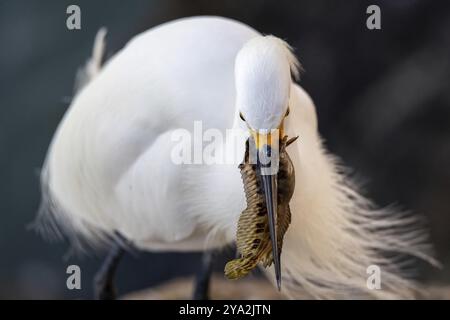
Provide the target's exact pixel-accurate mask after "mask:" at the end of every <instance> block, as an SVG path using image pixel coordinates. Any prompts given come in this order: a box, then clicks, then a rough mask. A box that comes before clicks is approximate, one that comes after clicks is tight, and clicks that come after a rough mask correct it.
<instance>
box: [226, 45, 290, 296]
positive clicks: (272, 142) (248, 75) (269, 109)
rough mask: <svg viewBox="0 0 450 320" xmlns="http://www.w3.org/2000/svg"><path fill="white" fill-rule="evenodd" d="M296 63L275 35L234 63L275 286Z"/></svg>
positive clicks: (243, 51)
mask: <svg viewBox="0 0 450 320" xmlns="http://www.w3.org/2000/svg"><path fill="white" fill-rule="evenodd" d="M298 69H299V63H298V61H297V59H296V58H295V56H294V55H293V53H292V51H291V48H290V47H289V45H288V44H287V43H286V42H284V41H283V40H281V39H279V38H276V37H274V36H261V37H255V38H253V39H251V40H250V41H248V42H247V43H246V44H245V45H244V46H243V48H242V49H241V50H240V51H239V53H238V55H237V57H236V62H235V83H236V107H237V110H238V111H239V113H240V117H241V119H242V121H244V122H245V124H246V126H247V128H248V130H249V131H250V134H251V137H252V139H251V141H252V143H253V145H254V147H253V148H251V150H254V151H256V152H255V153H256V157H254V159H256V163H257V167H258V174H259V175H260V177H261V182H262V186H263V189H264V196H265V203H266V206H267V213H268V219H269V227H270V236H271V241H272V253H273V258H274V265H275V274H276V278H277V283H278V286H279V287H280V283H281V268H280V256H279V248H278V247H277V240H276V239H277V235H276V223H275V221H276V217H277V196H278V191H277V172H278V146H279V139H280V137H282V136H283V120H284V118H285V117H286V116H287V115H288V113H289V96H290V89H291V85H292V78H291V77H292V75H293V76H294V77H297V76H298Z"/></svg>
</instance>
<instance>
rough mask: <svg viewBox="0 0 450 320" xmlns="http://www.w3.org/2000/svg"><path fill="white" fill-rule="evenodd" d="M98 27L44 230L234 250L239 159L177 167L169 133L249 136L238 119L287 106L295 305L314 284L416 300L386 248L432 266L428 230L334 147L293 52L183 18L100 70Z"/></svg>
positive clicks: (47, 178) (321, 294) (328, 294)
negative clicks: (342, 162)
mask: <svg viewBox="0 0 450 320" xmlns="http://www.w3.org/2000/svg"><path fill="white" fill-rule="evenodd" d="M102 32H103V33H102V34H100V36H98V38H97V42H96V49H95V50H94V57H93V59H92V61H91V62H90V63H88V68H89V69H88V72H87V73H86V74H87V75H88V78H89V80H90V81H89V82H88V83H86V84H85V85H83V86H82V89H81V90H80V91H79V93H78V94H77V95H76V96H75V98H74V100H73V102H72V104H71V106H70V108H69V110H68V111H67V113H66V115H65V116H64V119H63V120H62V122H61V124H60V125H59V127H58V130H57V132H56V133H55V136H54V138H53V141H52V143H51V146H50V148H49V152H48V155H47V159H46V163H45V166H44V170H43V174H42V181H43V188H44V206H43V208H44V209H43V211H42V212H41V215H40V218H41V219H42V220H43V221H44V222H46V225H47V226H50V227H52V228H51V229H53V231H57V232H61V233H64V234H66V235H68V236H69V237H70V238H71V239H72V240H73V241H74V242H75V243H76V242H77V241H78V239H84V240H86V242H87V243H89V244H93V245H96V244H101V243H102V242H103V241H104V240H106V239H108V238H109V237H112V236H113V233H114V231H119V232H120V233H121V234H122V235H124V236H125V237H126V238H128V239H129V240H130V241H132V242H133V243H134V245H136V246H137V247H139V248H141V249H144V250H152V251H154V250H174V251H186V250H203V249H205V248H208V247H223V246H225V245H227V244H229V243H232V242H233V241H234V240H235V234H236V225H237V220H238V218H239V215H240V213H241V211H242V210H243V209H244V207H245V197H244V192H243V187H242V181H241V178H240V173H239V170H238V169H237V166H236V164H214V165H206V164H192V165H176V164H174V163H173V162H172V161H171V158H170V157H171V152H172V150H173V148H174V146H175V145H176V143H175V142H174V141H172V140H173V139H172V134H173V132H174V131H175V130H177V129H180V128H184V129H187V130H189V131H192V130H193V124H194V121H199V120H201V121H202V125H203V129H208V128H216V129H218V130H220V131H223V132H224V131H225V130H226V129H230V128H235V129H236V128H241V129H246V125H245V124H244V122H243V121H242V120H241V119H240V117H239V112H242V114H243V116H244V117H245V119H246V121H247V124H248V125H250V126H251V127H252V128H257V129H272V128H276V127H277V125H278V124H279V121H280V119H281V117H282V116H283V115H284V114H285V112H286V109H287V107H288V106H289V109H290V115H289V116H288V117H287V118H286V119H285V121H284V127H285V131H286V133H287V134H288V135H289V136H295V135H299V136H300V139H299V141H298V142H296V143H295V144H293V145H292V146H290V147H289V149H288V152H289V154H290V156H291V158H292V161H293V163H294V167H295V170H296V171H295V172H296V176H295V178H296V181H297V183H296V188H295V192H294V196H293V199H292V201H291V208H292V215H293V216H292V224H291V226H290V227H289V229H288V231H287V233H286V236H285V241H284V246H283V252H282V270H283V279H284V285H283V288H282V291H283V292H284V293H286V294H287V295H288V296H290V297H293V298H295V297H296V296H297V295H296V294H297V293H298V292H300V291H304V290H306V291H307V292H309V293H310V294H311V295H312V296H313V297H317V298H335V297H345V296H348V294H352V295H353V296H360V295H361V294H364V295H371V296H375V297H380V298H399V297H412V292H413V291H412V290H413V289H414V283H413V282H411V281H409V280H406V279H404V278H402V277H401V275H400V272H399V267H400V264H401V262H399V261H397V260H394V259H388V258H387V256H384V255H382V254H381V253H380V250H388V251H390V252H399V253H407V254H412V255H415V256H419V257H420V258H423V259H426V260H428V261H431V262H433V260H432V259H431V258H429V256H428V255H427V253H426V252H427V250H428V246H427V244H426V234H425V233H424V232H422V231H420V229H418V227H417V224H416V221H415V219H413V218H405V217H402V216H401V215H400V214H398V213H395V212H389V211H387V210H373V209H372V205H371V204H370V203H369V201H368V200H366V199H365V198H363V197H362V196H360V195H359V194H358V193H357V191H355V188H354V186H352V185H351V182H350V181H349V179H348V178H346V177H345V175H344V174H343V173H342V169H341V168H340V166H339V165H338V164H337V161H336V159H335V158H334V157H332V156H330V155H328V154H327V153H326V151H325V150H324V147H323V145H322V142H321V138H320V136H319V134H318V131H317V119H316V113H315V108H314V105H313V102H312V101H311V99H310V97H309V96H308V95H307V94H306V93H305V91H304V90H303V89H302V88H301V87H300V86H298V85H296V84H294V83H293V82H292V81H291V76H290V74H291V72H293V73H294V74H295V73H296V72H297V71H296V70H297V67H298V63H297V60H296V59H295V57H294V56H293V55H292V53H291V51H290V48H289V47H288V46H287V44H285V43H284V42H283V41H282V40H280V39H278V38H275V37H271V36H268V37H263V36H261V35H260V34H259V33H258V32H256V31H255V30H253V29H251V28H250V27H248V26H245V25H243V24H241V23H238V22H236V21H232V20H229V19H224V18H218V17H195V18H187V19H181V20H177V21H174V22H170V23H166V24H163V25H161V26H159V27H156V28H153V29H151V30H149V31H146V32H144V33H142V34H140V35H138V36H136V37H135V38H133V39H132V40H131V41H130V42H129V43H128V44H127V45H126V47H125V48H124V49H122V50H121V51H120V52H118V53H117V54H116V55H115V56H114V57H112V58H111V59H110V60H109V61H108V62H107V63H106V64H105V66H104V67H103V68H102V69H101V70H99V69H98V65H99V64H98V61H99V59H100V58H101V49H102V48H103V44H102V43H103V37H104V31H102ZM99 50H100V52H99ZM236 57H237V58H236ZM96 66H97V67H96ZM309 71H310V72H314V70H309ZM274 84H275V85H274ZM80 87H81V86H80ZM223 151H224V152H229V150H228V149H227V148H226V147H225V146H223ZM234 156H235V157H236V158H237V159H242V154H241V153H239V154H236V155H234ZM372 264H377V265H378V266H380V267H381V270H382V290H369V289H368V288H367V287H366V279H367V274H366V268H367V267H368V266H369V265H372Z"/></svg>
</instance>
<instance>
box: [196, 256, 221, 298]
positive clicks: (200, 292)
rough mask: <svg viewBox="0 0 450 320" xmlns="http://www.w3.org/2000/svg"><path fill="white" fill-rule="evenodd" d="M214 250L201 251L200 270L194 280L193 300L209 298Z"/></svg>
mask: <svg viewBox="0 0 450 320" xmlns="http://www.w3.org/2000/svg"><path fill="white" fill-rule="evenodd" d="M214 257H215V252H214V251H213V250H209V251H206V252H204V253H203V256H202V264H201V267H200V271H199V272H198V273H197V275H196V277H195V282H194V292H193V296H192V299H193V300H209V283H210V280H211V274H212V269H213V265H214Z"/></svg>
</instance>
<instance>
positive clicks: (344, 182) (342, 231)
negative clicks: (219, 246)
mask: <svg viewBox="0 0 450 320" xmlns="http://www.w3.org/2000/svg"><path fill="white" fill-rule="evenodd" d="M288 151H289V152H290V155H291V158H292V160H293V162H294V163H295V164H296V167H295V180H296V187H295V192H294V196H293V198H292V200H291V203H290V205H291V211H292V223H291V225H290V227H289V229H288V231H287V233H286V236H285V240H284V245H283V252H282V257H281V260H282V268H283V271H282V273H283V288H282V292H284V293H285V294H286V295H288V296H289V297H291V298H302V297H303V298H304V297H305V293H307V294H309V295H310V296H312V297H314V298H319V299H336V298H340V299H342V298H346V299H349V298H368V297H374V298H381V299H403V298H415V297H417V295H416V294H417V292H418V291H417V290H418V286H417V284H416V283H415V282H414V281H413V280H411V279H412V277H411V276H412V275H414V274H411V272H413V271H415V270H414V265H415V262H417V258H418V259H421V260H425V261H428V262H429V263H431V264H434V265H438V263H437V262H436V261H435V260H434V259H433V258H431V256H430V249H431V246H429V245H428V238H427V232H426V231H425V230H424V228H423V227H424V226H423V224H422V222H421V221H420V219H419V218H417V216H412V215H408V214H405V213H404V212H399V211H396V210H393V209H377V208H376V207H375V206H374V205H373V204H372V203H371V202H370V201H369V200H367V199H366V198H364V197H363V196H362V195H361V194H360V193H359V192H358V191H357V187H356V186H355V185H354V184H353V183H352V181H351V179H350V178H349V177H348V175H347V172H346V171H347V170H345V168H344V167H342V166H341V165H340V164H339V162H338V160H337V159H336V158H335V157H334V156H331V155H329V154H328V153H327V152H326V151H325V150H324V148H323V146H322V142H321V141H320V138H319V137H318V134H317V132H315V131H314V130H308V129H304V130H302V132H301V135H300V139H299V142H298V143H296V144H294V145H293V146H292V147H290V149H289V150H288ZM371 266H375V268H376V267H378V268H379V270H380V279H381V282H380V284H381V288H380V289H376V288H370V287H369V286H368V285H367V280H368V278H369V276H370V274H368V270H371V269H370V268H369V267H371ZM368 268H369V269H368ZM269 272H272V269H270V271H269ZM269 279H273V275H271V276H270V277H269Z"/></svg>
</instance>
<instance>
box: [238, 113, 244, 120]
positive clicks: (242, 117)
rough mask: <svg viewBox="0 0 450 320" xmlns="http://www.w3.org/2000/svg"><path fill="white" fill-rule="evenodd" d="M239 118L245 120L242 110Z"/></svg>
mask: <svg viewBox="0 0 450 320" xmlns="http://www.w3.org/2000/svg"><path fill="white" fill-rule="evenodd" d="M239 118H241V120H242V121H245V118H244V116H243V115H242V112H239Z"/></svg>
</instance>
